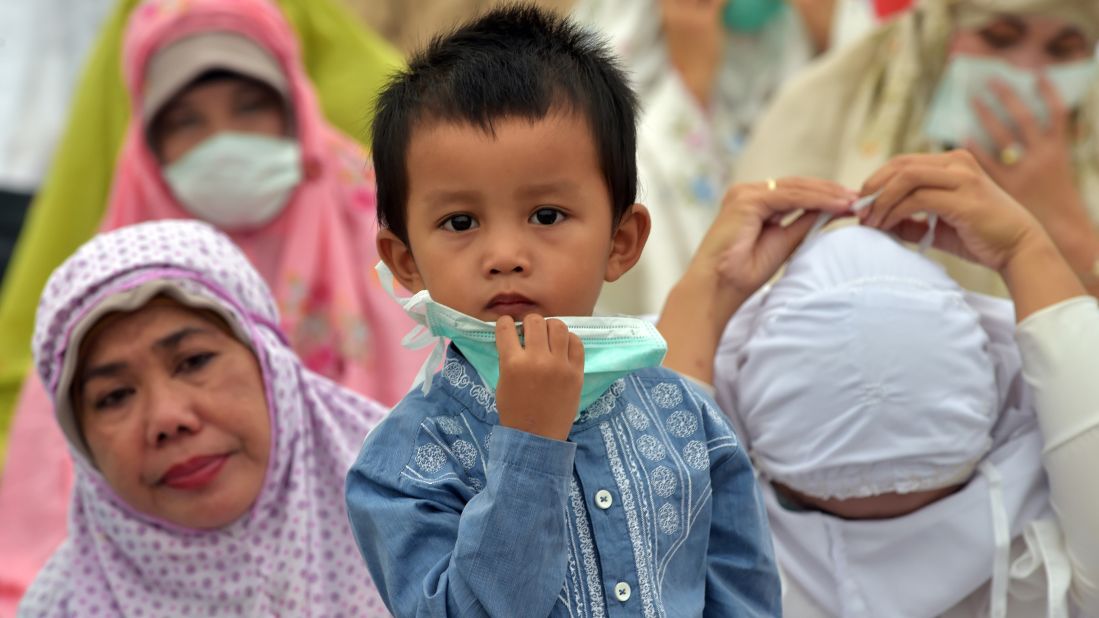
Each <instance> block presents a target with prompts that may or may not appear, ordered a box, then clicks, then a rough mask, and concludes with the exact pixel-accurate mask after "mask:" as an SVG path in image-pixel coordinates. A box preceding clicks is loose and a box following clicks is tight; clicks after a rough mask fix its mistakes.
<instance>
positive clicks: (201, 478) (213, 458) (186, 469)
mask: <svg viewBox="0 0 1099 618" xmlns="http://www.w3.org/2000/svg"><path fill="white" fill-rule="evenodd" d="M228 460H229V455H228V454H224V455H205V456H202V457H192V458H191V459H188V460H187V461H184V462H182V463H177V464H176V465H174V466H172V467H171V468H168V471H167V472H165V473H164V476H163V477H161V479H160V482H161V483H163V484H164V485H167V486H168V487H171V488H172V489H184V490H194V489H201V488H203V487H205V486H206V485H209V484H210V483H211V482H212V481H213V480H214V479H215V478H217V476H218V474H219V473H220V472H221V469H222V468H223V467H224V466H225V462H226V461H228Z"/></svg>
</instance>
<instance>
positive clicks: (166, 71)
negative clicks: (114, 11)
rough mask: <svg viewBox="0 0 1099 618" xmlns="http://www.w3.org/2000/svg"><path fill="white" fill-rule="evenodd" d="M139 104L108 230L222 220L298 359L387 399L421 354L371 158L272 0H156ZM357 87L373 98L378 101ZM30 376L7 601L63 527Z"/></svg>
mask: <svg viewBox="0 0 1099 618" xmlns="http://www.w3.org/2000/svg"><path fill="white" fill-rule="evenodd" d="M123 59H124V60H123V65H124V66H123V72H124V77H125V80H126V83H127V85H128V88H129V90H130V93H131V96H132V106H133V115H132V119H131V124H130V127H129V129H128V132H127V136H126V140H125V142H124V145H123V147H122V151H121V153H120V156H119V160H118V166H117V170H116V176H115V180H114V186H113V189H112V194H111V198H110V204H109V206H108V209H107V214H106V217H105V220H104V222H103V228H104V229H105V230H109V229H114V228H117V227H121V226H125V225H129V224H133V223H137V222H141V221H151V220H159V219H200V220H205V221H207V222H209V223H212V224H214V225H215V226H217V227H218V228H219V229H221V230H222V231H224V232H225V233H227V234H228V235H229V237H230V238H231V239H232V240H233V242H234V243H236V244H237V245H238V246H239V247H240V248H241V249H242V250H243V251H244V253H245V255H246V256H247V257H248V259H249V260H250V261H251V263H252V264H253V266H255V268H256V269H257V270H258V271H259V273H260V275H261V276H262V277H263V279H264V280H265V281H266V282H267V284H268V286H269V287H270V288H271V291H272V293H273V295H274V299H275V302H276V304H277V306H278V310H279V314H280V315H281V321H280V323H279V326H280V327H281V329H282V331H283V332H284V333H285V334H286V336H287V338H288V340H289V343H290V345H291V346H292V348H293V349H294V351H295V352H296V353H297V354H298V356H299V357H300V358H301V359H302V362H303V364H304V365H305V366H306V367H307V368H308V369H310V370H312V371H315V372H317V373H318V374H321V375H323V376H325V377H327V378H330V379H332V380H333V381H335V382H338V383H339V384H341V385H343V386H346V387H348V388H350V389H352V390H355V391H357V392H359V393H362V394H365V395H367V396H369V397H372V398H374V399H376V400H378V401H380V402H381V403H383V404H387V405H388V404H392V403H394V402H396V401H397V400H399V399H400V398H401V397H402V396H403V395H404V394H405V392H406V391H407V389H408V386H409V384H410V383H411V381H412V378H413V375H414V373H415V371H416V370H417V369H418V368H419V366H420V364H421V363H422V361H423V357H424V355H423V354H417V353H415V352H410V351H408V350H405V349H403V348H402V347H401V345H400V337H401V335H402V334H403V333H406V332H408V331H409V330H410V329H411V328H412V327H413V326H414V325H413V324H412V323H411V322H410V321H409V320H408V318H407V316H405V315H404V313H403V312H402V311H401V310H400V308H399V307H398V306H397V305H395V304H394V303H393V302H392V301H390V300H389V299H388V297H387V296H386V295H385V293H384V291H383V290H382V288H381V286H380V284H379V282H378V280H377V278H376V275H375V274H374V269H373V265H374V264H375V263H377V261H378V257H377V254H376V252H375V247H374V235H375V226H376V222H375V221H376V217H375V202H374V199H375V187H374V178H373V169H372V167H371V166H370V164H369V162H368V158H367V155H366V154H365V153H364V152H363V151H362V150H361V149H360V148H359V147H358V146H357V145H356V144H355V143H354V142H353V141H352V140H350V139H349V138H347V137H346V136H344V135H342V134H341V133H340V132H339V131H337V130H336V129H334V128H332V127H331V126H330V125H329V124H328V123H327V122H326V120H325V119H324V117H323V116H322V114H321V110H320V108H319V107H318V103H317V99H316V97H315V96H314V93H313V89H312V86H311V84H310V83H309V81H308V78H307V77H306V75H305V72H304V70H303V68H302V65H301V58H300V53H299V50H298V46H297V42H296V40H295V37H294V34H293V32H292V31H291V29H290V27H289V25H288V24H287V22H286V21H285V19H284V18H283V16H282V15H281V14H280V13H279V11H278V9H277V7H276V6H275V5H273V4H272V3H270V2H267V1H265V0H188V1H186V2H182V1H176V0H151V1H150V2H147V3H145V4H143V5H142V6H140V7H138V8H137V9H136V10H135V11H134V13H133V15H132V17H131V20H130V23H129V26H128V28H127V31H126V35H125V42H124V51H123ZM369 103H370V102H369V101H364V102H363V106H364V109H365V107H366V106H367V105H369ZM50 405H51V404H50V401H49V398H48V396H47V394H46V391H45V390H44V389H43V387H42V385H41V384H40V383H39V381H38V380H37V379H36V377H34V376H31V377H30V378H29V379H28V380H27V382H26V384H25V385H24V388H23V392H22V394H21V398H20V403H19V406H18V409H17V412H16V416H15V420H14V422H13V425H12V432H11V441H10V447H9V455H8V461H7V464H6V466H5V471H4V479H3V483H2V485H0V555H4V560H2V561H0V562H2V563H3V564H0V614H3V613H4V611H3V609H4V607H5V606H6V605H7V604H8V603H10V602H12V600H13V599H18V598H19V596H20V594H21V593H22V590H23V588H24V587H25V586H26V585H27V583H29V581H30V579H31V578H32V577H33V575H34V573H35V572H36V571H37V570H38V568H40V567H41V565H42V563H43V562H44V561H45V559H46V557H47V556H48V555H49V554H50V552H51V551H53V549H54V548H55V547H56V546H57V544H58V543H59V542H60V540H61V539H62V538H63V537H64V534H65V515H64V514H65V512H66V510H67V504H68V503H67V500H68V498H67V497H68V495H69V487H70V486H71V483H72V471H71V463H70V461H69V459H68V457H67V454H66V449H65V446H64V441H63V439H62V437H61V436H60V434H58V432H57V430H56V426H55V425H54V424H53V423H52V421H50V420H49V415H48V414H47V413H46V412H47V411H48V410H49V409H50Z"/></svg>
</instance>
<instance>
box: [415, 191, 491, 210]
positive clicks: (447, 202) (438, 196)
mask: <svg viewBox="0 0 1099 618" xmlns="http://www.w3.org/2000/svg"><path fill="white" fill-rule="evenodd" d="M424 201H425V202H427V205H428V207H430V208H442V207H444V206H453V205H454V204H464V205H467V206H474V205H477V204H480V203H481V193H480V192H479V191H474V190H472V189H456V190H453V191H448V190H445V189H444V190H439V191H432V192H431V193H428V194H427V196H426V197H425V198H424Z"/></svg>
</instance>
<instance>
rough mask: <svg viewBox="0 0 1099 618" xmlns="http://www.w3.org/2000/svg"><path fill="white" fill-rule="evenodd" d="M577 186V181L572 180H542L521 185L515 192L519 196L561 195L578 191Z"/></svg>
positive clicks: (528, 197)
mask: <svg viewBox="0 0 1099 618" xmlns="http://www.w3.org/2000/svg"><path fill="white" fill-rule="evenodd" d="M576 190H577V186H576V183H575V182H572V181H570V180H556V181H553V182H542V183H537V184H532V185H525V186H523V187H519V189H518V190H517V191H516V192H515V195H516V197H519V198H526V199H530V198H536V197H541V196H543V195H561V194H566V195H567V194H572V193H576Z"/></svg>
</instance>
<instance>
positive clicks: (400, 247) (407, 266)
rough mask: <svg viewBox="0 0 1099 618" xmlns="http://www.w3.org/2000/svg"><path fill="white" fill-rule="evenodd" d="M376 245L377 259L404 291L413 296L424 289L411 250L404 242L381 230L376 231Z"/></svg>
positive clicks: (391, 233) (394, 235)
mask: <svg viewBox="0 0 1099 618" xmlns="http://www.w3.org/2000/svg"><path fill="white" fill-rule="evenodd" d="M377 245H378V257H380V258H382V261H383V262H385V265H386V266H388V267H389V270H390V271H392V272H393V276H394V277H396V278H397V281H398V282H399V283H400V284H401V285H402V286H404V288H405V289H406V290H408V291H409V292H412V293H413V294H415V293H416V292H419V291H420V290H422V289H424V287H425V286H424V281H423V279H422V278H421V277H420V269H418V268H417V267H416V260H415V259H414V258H413V257H412V250H411V249H409V248H408V245H406V244H404V241H402V240H401V239H400V238H397V235H396V234H394V233H393V232H390V231H389V230H386V229H381V230H378V238H377Z"/></svg>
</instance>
